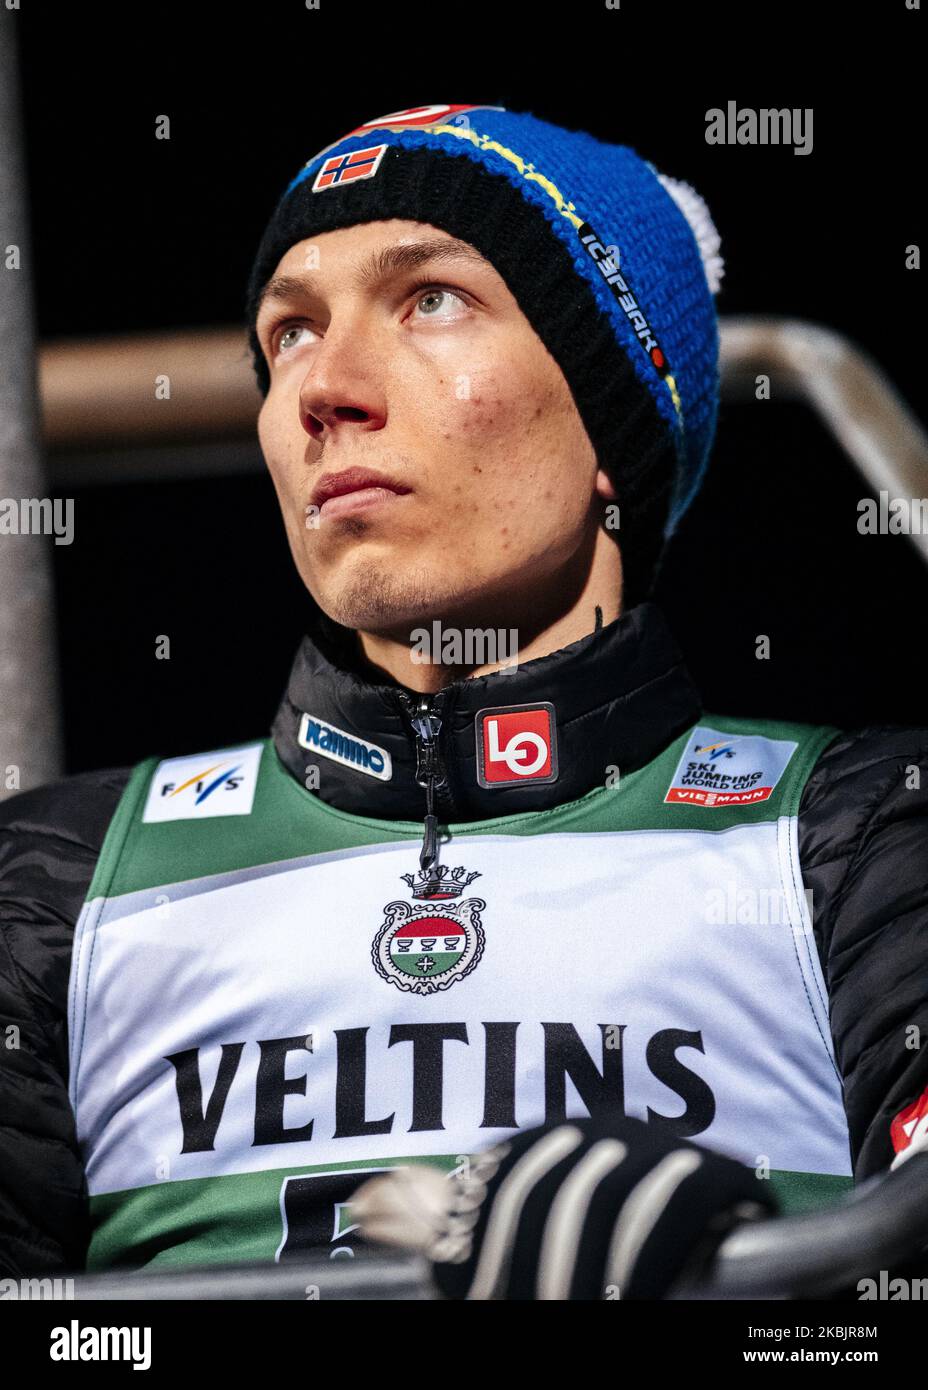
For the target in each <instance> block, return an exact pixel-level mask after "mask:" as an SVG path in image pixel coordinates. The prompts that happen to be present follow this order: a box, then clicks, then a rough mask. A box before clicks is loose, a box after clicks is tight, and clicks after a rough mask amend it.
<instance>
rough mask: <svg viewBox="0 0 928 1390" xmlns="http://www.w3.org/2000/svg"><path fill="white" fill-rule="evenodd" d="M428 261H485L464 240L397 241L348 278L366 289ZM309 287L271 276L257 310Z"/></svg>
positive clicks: (294, 296) (295, 280)
mask: <svg viewBox="0 0 928 1390" xmlns="http://www.w3.org/2000/svg"><path fill="white" fill-rule="evenodd" d="M429 261H471V262H474V263H479V264H480V265H488V264H489V262H488V261H487V260H486V258H485V257H484V256H481V254H480V252H479V251H477V250H475V248H474V247H473V246H470V245H469V244H468V243H467V242H466V241H458V240H457V239H456V238H452V239H450V240H448V239H446V238H444V237H442V238H441V239H439V238H437V237H433V238H431V239H427V240H424V241H407V242H399V243H397V245H395V246H384V247H381V249H380V250H379V251H375V252H373V253H372V254H371V255H370V256H369V257H368V258H367V260H366V261H363V262H362V263H361V264H360V265H359V266H358V267H357V268H356V269H355V271H354V274H353V275H352V277H351V280H352V284H353V285H354V286H355V288H357V289H369V288H370V287H371V286H372V285H375V284H377V283H378V281H380V280H386V279H387V278H388V277H389V276H390V275H398V274H401V273H403V272H408V271H410V270H417V269H418V268H419V266H421V265H425V264H426V262H429ZM311 288H312V277H311V276H307V277H306V278H305V279H302V278H300V277H299V276H297V275H275V276H273V277H272V278H271V279H270V280H268V282H267V284H266V285H265V286H264V289H263V290H262V292H261V298H260V300H259V301H258V310H259V311H260V309H261V307H262V306H263V304H264V303H265V301H266V300H269V299H298V298H299V297H300V296H301V295H305V294H306V293H307V292H308V291H309V290H310V289H311Z"/></svg>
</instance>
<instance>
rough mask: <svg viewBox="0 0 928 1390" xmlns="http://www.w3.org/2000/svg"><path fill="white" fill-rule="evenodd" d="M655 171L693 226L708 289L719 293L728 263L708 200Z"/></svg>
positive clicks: (685, 185)
mask: <svg viewBox="0 0 928 1390" xmlns="http://www.w3.org/2000/svg"><path fill="white" fill-rule="evenodd" d="M652 168H653V165H652ZM654 172H655V174H657V177H658V178H659V179H660V181H661V183H662V184H663V185H664V187H665V188H666V190H667V192H668V193H669V194H670V196H671V198H672V199H673V200H674V202H675V203H676V205H677V207H678V208H679V209H680V211H681V212H682V213H683V216H684V217H685V218H686V220H687V222H688V223H689V224H690V226H691V227H692V229H693V235H694V236H695V238H696V242H697V244H698V246H699V254H700V255H701V256H702V263H703V268H704V270H705V272H706V279H707V280H708V282H709V289H710V290H711V291H712V293H713V294H717V293H718V291H719V289H720V288H721V284H722V277H723V275H724V274H725V262H724V261H723V259H722V257H721V256H720V255H719V248H720V247H721V245H722V238H721V237H720V236H719V234H718V230H717V228H716V226H715V223H714V222H713V221H712V214H711V213H710V211H709V208H708V206H707V205H706V202H705V199H704V198H701V197H700V195H699V194H698V193H697V192H696V190H695V188H693V187H691V185H690V184H688V183H684V182H683V181H682V180H681V179H672V178H670V177H669V176H668V175H667V174H661V173H659V172H658V170H657V169H655V170H654Z"/></svg>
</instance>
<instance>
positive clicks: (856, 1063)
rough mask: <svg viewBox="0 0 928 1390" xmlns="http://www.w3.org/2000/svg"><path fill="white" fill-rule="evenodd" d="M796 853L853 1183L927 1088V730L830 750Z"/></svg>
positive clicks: (815, 780) (846, 738) (809, 789)
mask: <svg viewBox="0 0 928 1390" xmlns="http://www.w3.org/2000/svg"><path fill="white" fill-rule="evenodd" d="M799 854H800V861H801V864H802V871H803V878H804V881H805V886H806V888H807V889H809V888H811V890H812V918H813V927H814V931H815V936H816V941H817V944H818V948H819V955H820V957H821V960H822V964H823V970H824V973H825V980H826V984H827V986H828V994H829V1005H830V1012H831V1031H832V1036H833V1039H834V1044H835V1050H836V1056H837V1062H838V1067H839V1070H840V1072H841V1075H842V1077H843V1079H844V1101H845V1108H846V1111H847V1116H848V1123H849V1128H850V1137H851V1154H852V1158H853V1162H854V1176H855V1178H856V1179H857V1180H858V1181H860V1180H861V1179H863V1178H866V1177H869V1176H870V1175H871V1174H873V1173H877V1172H880V1171H881V1170H883V1169H885V1168H886V1167H888V1165H889V1164H890V1163H891V1161H892V1159H893V1157H894V1149H893V1145H892V1143H891V1140H890V1124H891V1122H892V1120H893V1118H894V1117H895V1116H896V1115H897V1114H898V1113H899V1111H900V1110H902V1109H904V1108H906V1107H908V1106H910V1105H911V1104H912V1103H913V1102H915V1101H917V1100H918V1098H919V1097H920V1096H921V1095H922V1094H923V1092H924V1091H925V1089H926V1087H928V729H905V728H885V727H884V728H867V729H861V730H856V731H854V732H852V733H844V734H842V735H841V736H840V737H839V738H837V739H836V740H835V741H834V742H833V743H831V744H830V745H829V747H828V748H827V749H826V750H825V752H824V753H823V755H822V756H821V758H820V759H819V761H818V763H817V764H816V766H815V768H814V769H813V772H812V775H811V777H810V778H809V781H808V782H807V783H806V787H805V790H804V792H803V798H802V804H801V806H800V814H799Z"/></svg>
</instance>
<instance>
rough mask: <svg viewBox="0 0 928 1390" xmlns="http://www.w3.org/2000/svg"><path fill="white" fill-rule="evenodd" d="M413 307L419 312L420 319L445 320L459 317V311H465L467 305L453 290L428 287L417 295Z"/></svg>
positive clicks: (435, 286)
mask: <svg viewBox="0 0 928 1390" xmlns="http://www.w3.org/2000/svg"><path fill="white" fill-rule="evenodd" d="M415 307H416V309H418V310H419V312H420V314H421V316H422V318H428V319H446V318H449V317H454V318H457V317H459V314H460V310H461V309H466V308H467V304H466V303H465V301H464V299H463V298H462V296H461V295H459V294H456V293H455V292H454V290H446V289H442V288H441V287H440V286H438V285H430V286H429V287H428V288H427V289H425V290H423V291H422V293H421V294H420V295H419V297H418V299H417V300H416V305H415Z"/></svg>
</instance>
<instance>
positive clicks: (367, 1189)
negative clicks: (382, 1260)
mask: <svg viewBox="0 0 928 1390" xmlns="http://www.w3.org/2000/svg"><path fill="white" fill-rule="evenodd" d="M453 1201H454V1188H453V1186H452V1185H451V1183H450V1182H449V1181H448V1179H447V1177H446V1176H445V1174H444V1173H443V1172H442V1171H441V1169H440V1168H432V1167H430V1166H429V1165H427V1164H417V1165H415V1166H410V1167H409V1168H396V1169H394V1171H393V1172H391V1173H383V1174H380V1175H379V1176H378V1177H376V1178H368V1180H367V1182H365V1183H363V1184H362V1186H361V1187H359V1188H358V1190H357V1192H356V1193H355V1194H354V1196H353V1197H352V1198H351V1214H352V1216H353V1217H354V1218H355V1220H357V1221H358V1223H359V1224H360V1227H361V1231H362V1232H363V1234H364V1235H365V1236H367V1237H368V1238H369V1239H370V1240H375V1241H381V1242H382V1243H383V1244H384V1245H399V1246H401V1247H403V1248H404V1249H407V1250H418V1251H422V1252H424V1253H428V1252H429V1251H430V1250H431V1248H432V1246H433V1245H434V1243H435V1241H436V1240H437V1239H438V1238H439V1236H441V1234H442V1233H443V1231H444V1230H445V1228H446V1227H447V1224H448V1218H449V1216H450V1213H451V1206H452V1203H453Z"/></svg>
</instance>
